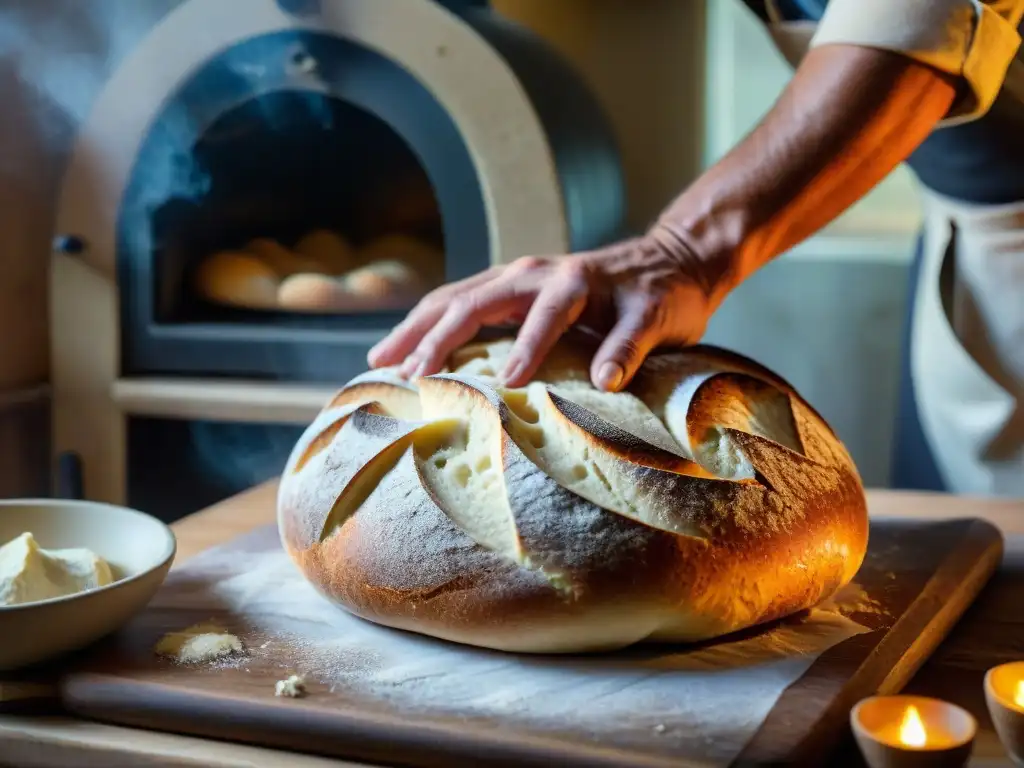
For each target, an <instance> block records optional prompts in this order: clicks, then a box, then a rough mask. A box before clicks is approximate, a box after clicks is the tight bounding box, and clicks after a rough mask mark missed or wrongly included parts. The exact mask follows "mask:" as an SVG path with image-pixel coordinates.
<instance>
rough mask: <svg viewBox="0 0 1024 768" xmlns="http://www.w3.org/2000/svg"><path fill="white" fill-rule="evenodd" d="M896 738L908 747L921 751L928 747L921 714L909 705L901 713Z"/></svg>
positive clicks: (926, 733)
mask: <svg viewBox="0 0 1024 768" xmlns="http://www.w3.org/2000/svg"><path fill="white" fill-rule="evenodd" d="M896 738H898V739H899V741H900V743H902V744H905V745H906V746H908V747H915V748H917V749H921V748H922V747H925V746H927V745H928V732H927V731H926V730H925V729H924V722H923V721H922V720H921V713H920V712H918V711H917V707H915V706H914V705H913V704H911V705H910V706H909V707H907V709H906V711H905V712H904V713H903V719H902V720H901V721H900V725H899V730H898V732H897V734H896Z"/></svg>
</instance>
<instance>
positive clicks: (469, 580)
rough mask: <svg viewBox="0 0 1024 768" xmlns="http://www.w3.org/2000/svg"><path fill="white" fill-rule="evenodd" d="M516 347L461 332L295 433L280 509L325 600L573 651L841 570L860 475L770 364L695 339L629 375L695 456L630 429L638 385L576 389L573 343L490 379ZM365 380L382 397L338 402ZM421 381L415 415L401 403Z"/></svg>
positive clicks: (803, 590)
mask: <svg viewBox="0 0 1024 768" xmlns="http://www.w3.org/2000/svg"><path fill="white" fill-rule="evenodd" d="M489 348H490V349H494V350H495V355H494V359H493V360H489V359H488V353H487V350H488V349H489ZM507 349H508V347H507V345H504V346H503V345H501V344H495V345H484V347H483V348H482V349H481V348H477V349H464V350H463V351H462V352H461V353H460V354H459V355H457V356H455V357H454V358H453V360H452V368H453V369H454V371H453V373H451V374H446V375H441V376H435V377H430V378H428V379H425V380H422V381H421V382H419V387H418V391H417V388H414V387H412V386H411V385H408V384H403V383H399V382H396V381H394V380H393V379H392V378H389V377H390V376H391V375H390V374H388V373H384V374H371V375H368V376H364V377H360V378H359V379H358V380H356V381H354V382H353V385H352V386H350V387H347V388H346V389H343V390H342V392H341V393H340V395H339V397H336V398H335V399H334V400H333V401H332V406H331V408H329V409H328V410H326V411H325V412H324V414H322V415H321V418H319V419H318V420H317V422H315V423H314V424H313V425H311V427H310V429H309V430H307V434H306V436H304V438H303V441H300V443H299V444H298V445H297V446H296V449H295V451H294V453H293V457H292V459H291V460H290V461H289V467H288V472H287V473H286V475H285V478H284V480H283V482H282V490H281V495H280V498H279V519H280V524H281V532H282V538H283V540H284V543H285V546H286V548H287V550H288V552H289V553H290V554H291V556H292V557H293V559H294V560H295V561H296V563H297V564H298V565H299V567H300V568H301V569H302V571H303V573H305V575H306V576H307V578H309V579H310V581H311V582H312V583H313V584H315V585H316V586H317V587H318V588H319V589H320V590H321V591H322V592H323V593H324V594H325V595H327V596H328V597H329V598H331V599H332V600H335V601H337V602H338V603H340V604H341V605H342V606H344V607H345V608H346V609H348V610H349V611H351V612H353V613H355V614H356V615H359V616H362V617H363V618H366V619H369V620H371V621H376V622H378V623H381V624H386V625H388V626H393V627H398V628H402V629H407V630H412V631H417V632H422V633H426V634H430V635H434V636H437V637H441V638H445V639H449V640H453V641H457V642H462V643H469V644H476V645H484V646H487V647H492V648H498V649H503V650H512V651H524V652H571V651H590V650H600V649H608V648H616V647H622V646H625V645H629V644H632V643H635V642H639V641H643V640H676V641H690V640H702V639H707V638H710V637H715V636H718V635H721V634H725V633H729V632H733V631H736V630H739V629H742V628H745V627H749V626H752V625H755V624H759V623H762V622H766V621H771V620H774V619H777V618H780V617H782V616H785V615H788V614H791V613H793V612H795V611H798V610H801V609H804V608H807V607H810V606H813V605H814V604H816V603H818V602H820V601H821V600H824V599H826V598H828V597H829V596H831V595H832V594H833V593H834V592H835V591H836V590H837V589H839V588H840V587H842V586H843V585H844V584H846V583H848V582H849V581H850V579H852V577H853V575H854V574H855V572H856V570H857V569H858V568H859V566H860V563H861V560H862V559H863V556H864V553H865V550H866V546H867V533H868V526H867V511H866V505H865V499H864V492H863V488H862V486H861V482H860V479H859V477H858V475H857V472H856V469H855V467H854V465H853V462H852V461H851V460H850V457H849V454H848V453H847V452H846V450H845V449H844V448H843V446H842V444H841V443H840V442H839V441H838V440H837V439H836V438H835V436H834V434H833V433H832V431H831V430H830V429H829V428H828V426H827V425H826V424H825V422H824V421H823V420H822V419H821V417H820V416H818V414H817V413H815V412H814V411H813V410H812V409H811V408H810V407H809V406H808V405H807V404H806V403H805V402H804V401H803V400H802V398H800V397H799V395H797V394H796V393H795V392H794V391H793V390H792V388H791V387H790V386H789V385H788V384H786V383H785V382H784V381H783V380H782V379H780V378H779V377H777V376H775V375H774V374H771V373H770V372H766V371H764V369H762V368H761V367H760V366H757V365H756V364H753V363H751V362H750V361H747V360H746V359H745V358H741V357H739V356H737V355H732V354H726V353H719V352H717V351H715V350H713V349H709V348H706V347H703V348H699V349H696V350H695V351H694V352H693V353H692V354H691V353H689V352H684V353H671V354H665V355H656V356H654V357H653V358H652V359H651V360H650V361H649V364H645V367H644V369H643V370H642V373H641V376H639V377H638V380H637V382H636V384H635V386H633V387H632V388H631V391H632V392H633V393H634V394H635V395H637V396H638V397H639V398H640V400H641V401H642V402H644V403H646V404H647V407H649V408H650V411H651V412H652V413H659V412H660V413H663V414H666V415H667V416H668V417H671V418H666V419H665V422H666V425H667V426H666V428H668V429H670V431H671V432H672V435H673V436H675V437H678V438H679V441H680V442H679V446H678V447H679V450H680V451H682V452H683V453H684V454H685V452H686V451H692V453H693V455H692V456H689V457H687V456H685V455H677V454H676V452H675V450H671V451H670V450H666V449H665V448H662V447H661V446H660V445H656V444H652V443H651V442H649V441H647V440H645V439H644V438H643V437H642V436H640V435H638V434H637V432H643V429H641V428H640V427H643V424H644V422H643V420H642V418H641V417H643V416H644V413H645V412H640V411H638V410H637V406H636V404H631V405H630V409H632V410H630V414H629V418H626V417H625V416H624V417H623V418H622V419H621V420H619V419H616V414H615V412H614V409H611V410H608V409H607V408H606V407H605V405H601V408H600V410H601V411H602V413H601V415H598V414H597V413H596V412H594V411H592V410H589V409H587V408H585V407H582V406H581V405H580V404H579V403H577V402H575V401H574V400H573V396H574V395H573V393H574V392H576V393H579V392H580V391H581V390H579V389H574V387H577V385H578V383H579V382H580V381H581V380H583V379H581V378H580V377H578V376H576V373H574V372H573V371H576V372H578V367H579V359H580V358H584V359H585V356H583V355H580V354H579V353H576V352H573V351H568V352H567V354H566V355H565V356H564V357H562V358H561V360H562V363H563V364H562V366H561V367H560V365H559V362H558V360H559V356H558V353H557V352H556V354H555V359H554V360H553V361H552V362H550V363H549V364H548V366H547V370H548V371H549V372H552V371H553V372H556V373H554V374H551V373H549V375H551V376H552V378H554V379H556V380H557V381H566V380H569V381H571V382H573V384H572V386H571V387H568V388H565V387H563V388H559V387H557V386H556V387H554V389H552V388H549V387H547V386H545V385H544V384H542V383H536V384H531V385H530V387H528V388H526V389H525V390H518V391H514V392H509V391H506V390H502V389H501V388H500V387H499V386H498V383H497V381H496V380H495V379H493V378H490V377H489V373H488V371H489V370H491V369H494V370H500V363H501V356H502V355H503V354H506V353H507ZM567 359H568V360H572V362H571V363H570V364H566V363H565V360H567ZM462 370H472V371H473V374H472V375H467V374H466V373H462V372H461V371H462ZM481 372H482V373H481ZM584 373H585V371H584ZM374 377H377V379H379V380H374ZM673 377H674V378H673ZM583 378H584V379H585V375H584V377H583ZM367 397H370V398H373V399H374V402H378V403H379V404H378V405H376V406H369V405H366V404H365V403H364V404H363V405H361V406H355V410H353V411H351V413H349V414H348V415H345V413H346V412H347V409H351V408H353V404H354V403H360V402H361V401H363V400H364V398H367ZM378 397H379V401H378V400H376V398H378ZM413 397H414V398H415V399H416V401H417V412H416V415H417V418H422V421H413V420H412V419H410V418H409V417H408V416H407V415H406V416H401V415H400V414H398V413H396V411H397V410H399V408H397V407H396V405H395V403H396V402H401V403H403V404H404V405H402V406H401V409H407V408H408V406H409V403H411V402H412V401H411V400H409V399H408V398H413ZM587 397H591V395H587ZM612 397H615V396H612ZM577 399H580V400H584V401H586V398H585V397H584V396H583V395H579V397H578V398H577ZM594 402H596V401H594ZM389 403H390V405H389ZM680 410H682V414H681V415H680V413H679V411H680ZM421 413H422V417H421V416H420V414H421ZM331 414H334V415H333V416H332V415H331ZM339 415H340V416H341V417H342V418H344V419H345V422H344V423H343V424H342V426H341V427H340V428H335V426H334V425H335V423H336V421H337V419H338V417H339ZM610 419H611V420H610ZM673 424H674V425H675V428H674V429H673V428H672V425H673ZM680 425H681V426H682V430H683V432H684V433H685V434H680V432H679V429H680ZM331 430H335V431H334V435H333V437H331V436H329V435H328V436H327V437H323V435H324V434H325V432H329V431H331ZM323 444H326V446H327V447H321V446H322V445H323ZM312 447H316V448H317V449H318V450H317V451H316V452H314V456H313V458H311V459H304V458H303V457H304V456H306V454H308V453H310V452H311V448H312ZM709 467H712V468H714V469H715V470H716V471H718V472H720V473H723V472H724V473H727V474H728V476H726V475H723V474H719V475H715V474H713V473H712V472H711V471H710V469H709ZM744 473H746V474H744ZM360 478H362V479H361V480H360ZM453 499H455V500H458V499H464V502H461V503H458V504H456V506H455V507H453V506H451V505H452V504H453V503H455V502H453V501H452V500H453ZM332 510H333V511H332ZM338 510H341V513H340V515H339V513H338ZM467 514H470V515H475V517H470V518H467V517H466V515H467ZM332 516H333V517H332ZM460 521H461V522H460ZM467 526H468V527H467ZM318 528H319V530H318ZM503 531H512V532H513V539H511V540H509V539H508V537H507V535H506V534H504V533H502V532H503ZM509 541H511V542H512V543H511V544H509V543H507V542H509Z"/></svg>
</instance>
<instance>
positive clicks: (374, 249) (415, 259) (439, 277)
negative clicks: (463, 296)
mask: <svg viewBox="0 0 1024 768" xmlns="http://www.w3.org/2000/svg"><path fill="white" fill-rule="evenodd" d="M359 260H360V261H361V262H362V263H363V264H365V265H367V266H369V265H372V264H374V263H376V262H401V263H403V264H407V265H408V266H409V267H411V268H412V270H413V272H414V273H415V274H416V275H418V276H419V277H420V279H421V280H423V281H424V283H425V284H426V286H427V288H428V289H430V288H435V287H437V286H438V285H440V284H441V283H442V282H444V276H445V268H444V266H445V265H444V252H443V251H441V250H439V249H437V248H435V247H434V246H432V245H430V244H429V243H425V242H423V241H422V240H419V239H417V238H415V237H410V236H409V235H405V234H402V233H400V232H395V233H392V234H389V235H382V236H381V237H377V238H375V239H373V240H371V241H370V242H368V243H367V244H366V245H364V246H363V247H362V248H360V249H359Z"/></svg>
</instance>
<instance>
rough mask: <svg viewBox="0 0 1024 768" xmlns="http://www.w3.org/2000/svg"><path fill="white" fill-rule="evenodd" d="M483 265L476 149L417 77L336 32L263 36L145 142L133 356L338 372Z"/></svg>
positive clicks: (136, 228) (287, 374) (145, 366)
mask: <svg viewBox="0 0 1024 768" xmlns="http://www.w3.org/2000/svg"><path fill="white" fill-rule="evenodd" d="M281 62H283V65H282V63H281ZM488 265H489V242H488V229H487V221H486V214H485V211H484V201H483V195H482V194H481V191H480V186H479V182H478V180H477V178H476V173H475V169H474V166H473V163H472V161H471V158H470V155H469V152H468V149H467V148H466V146H465V144H464V143H463V140H462V137H461V135H460V133H459V130H458V129H457V127H456V126H455V124H454V123H453V121H452V119H451V118H450V117H449V115H448V113H447V112H446V111H445V110H444V109H443V108H442V107H441V105H440V104H439V103H438V102H437V101H436V100H435V99H434V97H433V96H432V95H431V94H430V92H429V91H428V90H427V89H426V88H424V87H423V85H422V84H420V83H419V82H418V81H417V80H416V79H415V78H413V77H412V76H411V75H410V74H409V73H407V72H406V71H405V70H403V69H402V68H401V67H400V66H398V65H397V64H395V63H394V62H393V61H391V60H390V59H387V58H385V57H383V56H380V55H378V54H377V53H375V52H373V51H371V50H369V49H367V48H364V47H361V46H357V45H355V44H352V43H350V42H348V41H346V40H344V39H342V38H339V37H335V36H327V35H322V34H317V33H313V32H305V31H286V32H280V33H276V34H272V35H267V36H264V37H259V38H255V39H252V40H249V41H246V42H244V43H242V44H240V45H237V46H235V47H233V48H230V49H228V50H226V51H224V52H223V53H222V54H221V55H219V56H218V57H216V58H215V59H213V60H212V61H209V62H207V63H206V64H205V65H204V66H203V67H202V68H201V69H200V71H198V72H197V73H196V74H195V75H194V76H193V77H192V78H191V79H190V80H189V81H188V82H187V83H186V84H185V85H184V86H183V87H182V88H181V89H180V90H179V91H178V92H177V93H175V94H173V95H172V96H171V97H170V98H169V99H168V101H167V103H166V105H165V106H164V109H163V110H162V113H161V114H160V116H159V117H158V118H157V120H156V121H155V122H154V123H153V124H152V125H151V127H150V129H149V131H148V133H147V135H146V137H145V139H144V140H143V143H142V146H141V148H140V151H139V152H138V155H137V158H136V160H135V164H134V166H133V169H132V174H131V178H130V181H129V184H128V187H127V190H126V193H125V198H124V201H123V204H122V208H121V215H120V219H119V222H118V270H119V281H120V284H121V296H122V318H123V323H122V328H123V357H122V366H123V370H124V372H125V374H126V375H139V374H141V375H146V374H153V373H161V374H167V373H172V374H179V375H187V376H188V375H191V376H195V375H218V376H228V377H230V376H245V377H258V378H268V379H288V380H299V381H303V380H305V381H335V382H336V381H339V380H344V379H346V378H349V377H350V376H351V375H353V373H354V372H357V371H359V370H361V369H362V368H363V367H365V354H366V351H367V350H368V349H369V347H370V346H372V344H373V343H374V341H375V340H376V338H379V337H380V336H381V335H382V334H383V333H384V332H385V331H386V330H387V329H388V328H390V327H392V326H393V325H394V324H395V323H396V322H398V321H399V320H400V319H401V318H402V317H403V316H404V314H405V312H407V311H408V310H409V309H410V308H411V307H412V306H413V305H414V304H415V302H416V301H417V300H418V299H419V298H420V297H421V296H422V295H423V294H424V293H426V292H427V291H429V290H430V289H432V288H434V287H436V286H438V285H440V284H442V283H443V282H445V281H447V280H454V279H459V278H460V277H464V276H467V275H470V274H473V273H475V272H478V271H480V270H482V269H484V268H486V267H487V266H488ZM332 347H333V348H335V350H334V351H332Z"/></svg>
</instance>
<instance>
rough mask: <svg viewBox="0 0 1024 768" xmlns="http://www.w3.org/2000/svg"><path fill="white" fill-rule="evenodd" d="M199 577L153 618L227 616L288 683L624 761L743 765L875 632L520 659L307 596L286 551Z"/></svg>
mask: <svg viewBox="0 0 1024 768" xmlns="http://www.w3.org/2000/svg"><path fill="white" fill-rule="evenodd" d="M197 571H198V572H201V573H202V578H201V579H195V578H189V579H188V581H187V582H185V583H181V584H174V585H173V587H172V588H170V589H166V590H164V591H163V592H162V593H161V594H160V595H159V596H158V598H157V600H156V601H155V603H154V607H155V608H189V609H196V608H199V609H201V610H206V609H209V610H210V611H211V616H213V615H215V614H213V611H214V610H218V611H219V610H224V609H227V610H228V611H229V612H230V613H231V614H232V615H233V617H234V618H235V619H236V620H237V621H238V622H239V623H240V624H242V625H244V626H246V627H248V630H249V631H247V633H246V634H243V636H242V637H243V640H244V641H247V642H248V643H250V644H251V645H250V647H249V649H248V651H249V653H250V657H249V658H250V659H251V658H253V657H258V658H261V659H264V660H266V661H270V662H271V663H273V664H279V665H280V667H281V668H282V674H284V673H285V672H288V673H297V674H302V675H305V676H306V678H307V680H311V681H317V682H319V683H322V684H325V685H327V686H330V688H331V690H333V691H334V692H336V693H338V694H340V695H342V696H344V697H345V698H346V699H350V700H353V701H366V700H368V699H369V700H373V701H375V702H380V703H382V704H386V706H387V708H388V709H389V710H393V711H395V712H399V713H403V714H405V713H408V714H409V715H410V716H415V715H416V714H420V715H426V714H442V713H443V714H447V715H456V716H459V717H468V718H482V719H486V720H489V721H498V722H501V723H502V724H505V725H507V726H508V727H511V728H522V729H525V730H528V731H531V732H535V733H538V734H543V733H546V732H547V733H550V732H551V731H553V730H557V731H561V732H565V731H570V732H576V733H580V734H582V735H586V734H594V733H598V734H601V736H602V739H604V738H609V739H610V740H611V741H613V742H614V743H615V744H616V745H617V746H620V747H625V748H629V747H630V746H631V745H635V746H636V748H638V749H642V747H643V744H642V742H646V744H647V746H648V747H649V746H650V740H651V739H659V740H662V739H663V740H667V741H668V742H669V744H662V745H661V746H670V747H671V749H672V750H673V752H674V753H676V754H678V755H679V756H680V758H685V759H688V760H690V761H692V762H694V763H699V764H703V765H707V766H725V765H727V764H728V763H729V762H730V761H731V760H733V759H734V758H735V757H736V756H737V755H738V754H739V753H740V751H741V750H742V749H743V747H744V746H745V745H746V744H747V742H748V741H749V740H750V739H751V738H752V737H753V735H754V734H755V732H756V731H757V729H758V728H759V727H760V725H761V724H762V722H763V721H764V719H765V717H766V716H767V715H768V713H769V711H770V710H771V708H772V706H773V705H774V704H775V702H776V701H777V700H778V698H779V696H780V695H781V694H782V692H783V690H784V689H785V688H786V687H787V686H788V685H790V684H791V683H793V682H794V681H796V680H797V679H798V678H799V677H800V676H801V675H803V673H804V672H805V671H806V670H807V669H808V667H810V665H811V663H812V662H813V661H814V660H815V659H816V658H817V657H818V656H819V655H820V654H821V653H823V652H824V651H825V650H827V649H828V648H830V647H832V646H833V645H836V644H837V643H839V642H841V641H843V640H845V639H847V638H849V637H852V636H853V635H856V634H859V633H861V632H863V631H866V630H865V628H864V627H862V626H861V625H859V624H857V623H855V622H853V621H852V620H850V619H848V618H845V617H844V616H843V612H844V611H845V612H850V611H852V610H853V609H854V608H856V607H858V606H852V605H851V606H850V608H849V610H846V609H845V608H843V606H842V605H841V604H836V603H833V604H832V605H831V607H829V608H826V609H817V610H815V611H812V612H811V613H810V614H808V615H805V616H803V617H800V618H795V619H793V620H790V621H787V622H784V623H782V624H780V625H777V626H774V627H772V628H770V629H768V630H767V631H763V632H761V633H756V634H754V635H752V636H748V637H744V638H740V639H734V640H730V641H728V642H720V643H716V644H712V645H709V646H705V647H701V648H691V647H685V646H678V647H666V646H658V647H656V648H655V647H651V648H647V649H645V648H636V649H630V650H627V651H623V652H619V653H614V654H607V655H602V656H596V657H551V656H545V657H531V656H516V655H509V654H502V653H497V652H490V651H485V650H482V649H475V648H471V647H466V646H460V645H455V644H449V643H445V642H441V641H436V640H433V639H430V638H425V637H420V636H417V635H414V634H410V633H405V632H399V631H395V630H390V629H387V628H384V627H379V626H376V625H374V624H371V623H369V622H365V621H362V620H360V619H358V618H355V617H353V616H350V615H349V614H347V613H345V612H344V611H343V610H341V609H340V608H337V607H335V606H333V605H332V604H331V603H329V602H328V601H327V600H326V599H325V598H323V597H322V596H321V595H320V594H319V593H318V592H317V591H316V590H315V589H314V588H313V587H312V586H310V585H309V583H308V582H306V581H305V580H304V578H303V577H302V576H301V575H300V574H299V572H298V571H297V570H296V568H295V567H294V566H293V565H292V563H291V561H290V560H289V559H288V557H287V555H286V554H285V553H284V552H283V551H281V550H275V551H272V552H261V553H252V554H249V553H239V552H238V551H237V550H235V551H233V552H226V553H225V552H223V551H221V552H219V551H218V550H211V551H209V552H207V553H205V554H203V555H200V556H199V557H197V558H195V559H193V560H192V561H191V562H190V567H189V572H190V576H194V575H195V574H196V573H197ZM172 582H173V579H172ZM168 586H169V587H170V586H171V585H168ZM851 599H859V598H855V597H851ZM859 607H860V609H863V606H862V605H861V606H859ZM232 623H234V622H232ZM226 663H227V664H232V665H240V666H243V667H244V666H245V665H246V664H247V663H250V662H249V661H248V660H247V659H244V658H243V659H241V660H235V661H229V662H226Z"/></svg>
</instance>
